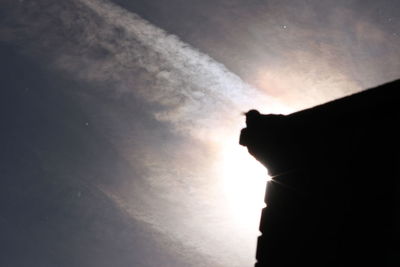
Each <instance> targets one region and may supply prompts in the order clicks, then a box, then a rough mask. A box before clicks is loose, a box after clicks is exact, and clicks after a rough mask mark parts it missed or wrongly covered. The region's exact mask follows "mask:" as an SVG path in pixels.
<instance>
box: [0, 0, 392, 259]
mask: <svg viewBox="0 0 400 267" xmlns="http://www.w3.org/2000/svg"><path fill="white" fill-rule="evenodd" d="M0 4H1V9H0V59H1V60H0V74H1V75H0V81H1V83H0V85H1V92H0V111H1V112H0V118H1V120H0V121H1V130H0V158H1V166H0V174H1V180H0V199H1V201H0V210H1V211H2V212H1V214H0V249H1V251H2V253H1V255H0V265H2V266H85V267H86V266H88V267H90V266H124V267H125V266H140V267H142V266H143V267H151V266H171V267H172V266H173V267H180V266H182V267H183V266H196V267H197V266H208V267H210V266H215V267H219V266H221V267H222V266H231V267H236V266H252V265H253V263H254V261H255V259H254V257H255V246H256V238H257V236H258V235H259V232H258V230H257V228H258V220H259V216H260V210H261V208H262V207H263V203H262V202H263V195H264V190H265V182H266V179H267V171H266V170H264V169H263V167H261V165H260V164H258V163H257V162H256V161H255V160H254V159H252V158H251V156H250V155H248V154H247V151H246V149H245V148H243V147H240V146H239V144H238V138H239V133H240V129H241V128H242V127H244V118H243V116H242V114H241V113H242V112H245V111H247V110H249V109H251V108H257V109H259V110H260V111H261V112H263V113H281V114H288V113H291V112H294V111H298V110H301V109H304V108H308V107H312V106H314V105H318V104H322V103H325V102H327V101H330V100H333V99H336V98H338V97H342V96H346V95H349V94H352V93H355V92H359V91H362V90H364V89H366V88H369V87H372V86H375V85H378V84H382V83H385V82H388V81H391V80H394V79H397V78H399V77H400V31H399V28H400V15H399V14H400V3H399V2H398V1H395V0H384V1H369V0H367V1H365V0H364V1H361V0H350V1H349V0H347V1H344V0H338V1H327V0H323V1H317V0H298V1H294V0H292V1H289V0H280V1H275V0H268V1H262V0H247V1H244V0H213V1H211V0H203V1H197V0H196V1H195V0H191V1H183V0H170V1H155V0H146V1H144V0H114V1H109V0H65V1H51V0H29V1H28V0H19V1H14V0H0ZM245 173H246V174H245ZM22 255H23V256H22Z"/></svg>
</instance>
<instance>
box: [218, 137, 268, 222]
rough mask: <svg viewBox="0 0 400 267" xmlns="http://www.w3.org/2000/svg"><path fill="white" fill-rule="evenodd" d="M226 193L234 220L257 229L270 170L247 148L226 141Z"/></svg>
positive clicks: (224, 187) (223, 155) (224, 171)
mask: <svg viewBox="0 0 400 267" xmlns="http://www.w3.org/2000/svg"><path fill="white" fill-rule="evenodd" d="M221 167H222V168H221V171H222V176H223V190H224V193H225V197H226V199H227V201H228V205H229V206H230V211H231V212H232V215H233V216H234V218H235V221H236V222H237V223H238V224H239V225H240V227H241V228H245V229H249V230H254V229H258V223H259V218H260V213H261V209H262V208H263V207H264V206H265V204H264V202H263V199H264V193H265V186H266V182H267V180H268V179H269V176H268V173H267V169H266V168H265V167H264V166H262V165H261V163H259V162H258V161H257V160H256V159H254V158H253V157H252V156H251V155H250V154H249V153H248V152H247V149H246V148H245V147H241V146H239V145H238V144H237V142H235V143H234V142H232V143H231V142H227V144H226V145H225V146H224V148H223V154H222V166H221Z"/></svg>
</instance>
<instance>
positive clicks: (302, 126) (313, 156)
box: [240, 80, 400, 267]
mask: <svg viewBox="0 0 400 267" xmlns="http://www.w3.org/2000/svg"><path fill="white" fill-rule="evenodd" d="M399 96H400V80H397V81H394V82H391V83H388V84H385V85H382V86H379V87H376V88H373V89H369V90H366V91H363V92H361V93H358V94H354V95H352V96H348V97H345V98H342V99H339V100H336V101H332V102H329V103H327V104H324V105H320V106H317V107H314V108H311V109H307V110H303V111H300V112H296V113H293V114H290V115H287V116H283V115H262V114H260V113H259V112H258V111H256V110H251V111H249V112H248V113H246V124H247V128H245V129H243V130H242V132H241V136H240V144H241V145H244V146H247V148H248V151H249V152H250V154H252V155H253V156H254V157H255V158H256V159H257V160H259V161H260V162H261V163H262V164H264V165H265V166H266V167H267V168H268V170H269V174H270V175H271V176H272V180H271V181H269V182H268V186H267V192H266V196H265V203H266V204H267V207H266V208H264V209H263V211H262V217H261V222H260V231H261V232H262V235H261V236H260V237H259V239H258V245H257V253H256V258H257V261H258V262H257V263H256V267H259V266H268V267H276V266H352V267H353V266H367V265H368V266H400V227H399V224H400V223H399V222H400V220H399V217H400V212H399V210H400V209H399V207H400V203H399V202H400V201H399V199H400V197H399V193H400V190H399V167H400V157H399V138H400V135H399V130H398V127H399V122H400V121H399V113H400V112H399V108H400V97H399Z"/></svg>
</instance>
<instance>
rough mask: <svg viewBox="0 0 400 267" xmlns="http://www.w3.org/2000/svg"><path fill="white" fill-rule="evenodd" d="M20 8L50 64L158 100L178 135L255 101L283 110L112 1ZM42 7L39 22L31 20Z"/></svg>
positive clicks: (161, 114)
mask: <svg viewBox="0 0 400 267" xmlns="http://www.w3.org/2000/svg"><path fill="white" fill-rule="evenodd" d="M20 5H21V6H20V7H19V8H18V12H19V13H21V14H18V15H22V18H26V20H25V21H24V19H22V24H24V27H23V28H20V29H17V30H16V31H15V36H25V39H23V40H20V42H22V43H24V45H25V46H26V45H27V43H29V41H31V40H32V41H31V43H30V44H28V47H30V49H32V48H34V49H36V51H37V53H39V54H40V56H43V57H47V58H48V59H49V61H50V62H51V63H52V64H53V66H54V65H55V66H56V67H57V68H59V69H61V70H63V71H66V72H68V73H70V74H73V75H74V76H75V77H77V78H78V79H80V80H83V81H87V82H92V83H102V84H104V83H107V84H108V85H109V86H108V87H109V88H108V89H107V90H111V91H112V94H113V96H114V97H117V96H123V95H126V94H134V95H136V96H139V97H142V98H143V99H144V100H145V101H147V102H148V103H152V104H154V110H153V113H154V116H155V117H156V118H157V119H158V120H160V121H166V122H169V123H172V124H173V127H174V129H175V130H177V131H179V132H192V133H193V132H197V133H198V134H200V133H199V132H200V131H201V129H207V128H213V127H219V125H221V120H223V118H224V117H225V118H229V115H228V114H235V116H237V115H238V114H239V113H240V112H241V111H245V110H247V109H249V108H251V107H254V106H261V105H263V106H268V107H269V109H270V111H271V112H272V111H278V109H279V108H280V105H279V103H277V101H276V100H275V99H272V98H270V97H268V96H266V95H265V94H263V93H261V92H259V91H258V90H257V89H255V88H253V87H252V86H250V85H248V84H246V83H244V82H243V81H242V80H241V79H240V78H239V77H238V76H237V75H235V74H233V73H231V72H229V71H228V70H227V69H226V68H225V67H224V66H223V65H222V64H220V63H218V62H216V61H214V60H213V59H212V58H210V57H209V56H207V55H205V54H203V53H201V52H199V51H197V50H196V49H194V48H193V47H191V46H189V45H188V44H185V43H183V42H182V41H180V40H179V38H178V37H176V36H174V35H171V34H168V33H166V32H165V31H163V30H161V29H159V28H157V27H155V26H153V25H151V24H150V23H148V22H147V21H145V20H143V19H142V18H140V17H139V16H138V15H136V14H133V13H131V12H128V11H126V10H124V9H122V8H120V7H118V6H116V5H114V4H112V3H110V2H108V1H102V0H79V1H78V0H71V1H64V2H63V3H51V1H44V0H42V1H40V0H39V1H30V3H29V4H28V3H24V2H22V3H21V4H20ZM26 9H28V10H26ZM39 10H40V17H39V18H36V21H37V20H38V21H39V22H33V24H31V21H33V20H34V19H33V17H34V16H37V15H38V12H39ZM19 23H20V24H21V19H19ZM8 30H9V31H11V30H10V29H8ZM21 33H22V35H21ZM14 38H15V39H18V38H20V37H14ZM38 51H42V52H38ZM227 123H228V121H227Z"/></svg>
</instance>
